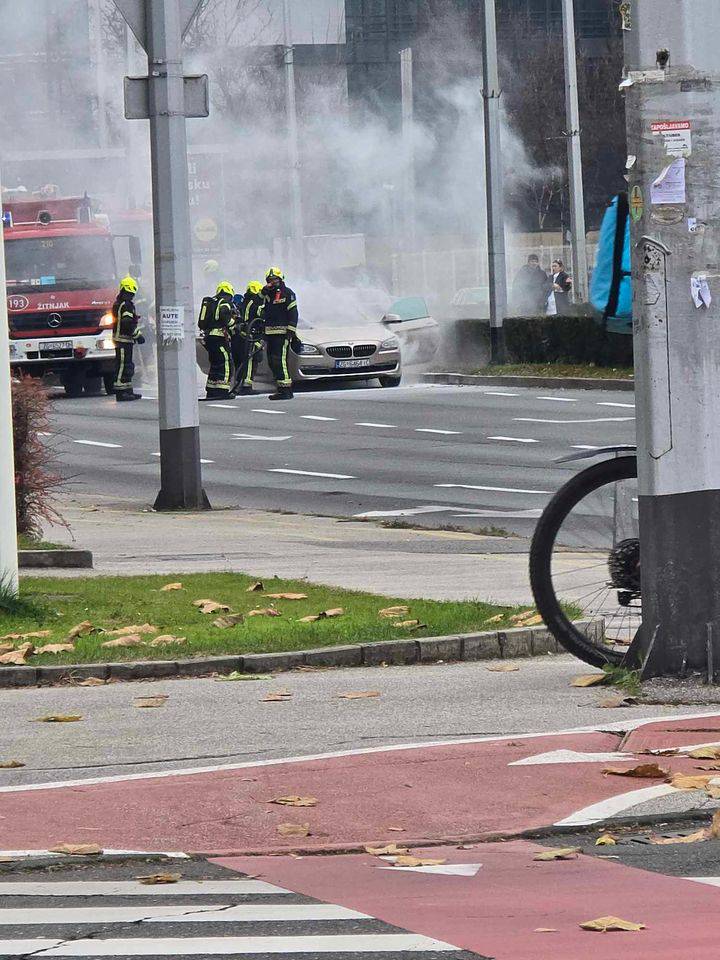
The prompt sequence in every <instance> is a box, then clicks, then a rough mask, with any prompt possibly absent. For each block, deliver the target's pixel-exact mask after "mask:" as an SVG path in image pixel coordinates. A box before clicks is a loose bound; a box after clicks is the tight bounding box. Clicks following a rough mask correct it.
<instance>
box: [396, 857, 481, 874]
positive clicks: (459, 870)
mask: <svg viewBox="0 0 720 960" xmlns="http://www.w3.org/2000/svg"><path fill="white" fill-rule="evenodd" d="M385 859H392V858H390V857H388V858H386V857H383V860H385ZM481 867H482V864H481V863H444V864H437V865H436V866H433V867H377V869H378V870H394V871H398V870H405V871H406V872H407V873H431V874H433V875H437V874H440V875H441V876H446V877H474V876H475V874H476V873H477V872H478V870H479V869H480V868H481Z"/></svg>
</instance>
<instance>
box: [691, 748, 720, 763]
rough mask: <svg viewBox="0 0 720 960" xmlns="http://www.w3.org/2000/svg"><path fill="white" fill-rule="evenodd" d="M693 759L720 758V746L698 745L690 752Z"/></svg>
mask: <svg viewBox="0 0 720 960" xmlns="http://www.w3.org/2000/svg"><path fill="white" fill-rule="evenodd" d="M688 756H689V757H692V759H693V760H720V746H716V747H698V748H697V750H691V751H690V753H689V754H688Z"/></svg>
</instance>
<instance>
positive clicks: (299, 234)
mask: <svg viewBox="0 0 720 960" xmlns="http://www.w3.org/2000/svg"><path fill="white" fill-rule="evenodd" d="M283 43H284V46H285V104H286V108H285V109H286V113H287V125H288V155H289V161H290V193H291V204H292V245H293V264H292V266H293V269H294V270H295V271H296V272H297V273H300V274H302V273H304V271H305V231H304V228H303V207H302V182H301V180H300V141H299V134H298V119H297V100H296V98H295V48H294V47H293V45H292V22H291V20H290V2H289V0H283Z"/></svg>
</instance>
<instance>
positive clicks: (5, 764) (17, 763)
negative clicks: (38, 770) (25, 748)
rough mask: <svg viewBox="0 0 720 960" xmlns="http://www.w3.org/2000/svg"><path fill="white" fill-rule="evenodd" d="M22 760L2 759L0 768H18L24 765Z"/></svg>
mask: <svg viewBox="0 0 720 960" xmlns="http://www.w3.org/2000/svg"><path fill="white" fill-rule="evenodd" d="M24 766H25V764H24V763H23V762H22V760H0V768H2V769H3V770H16V769H17V768H18V767H24Z"/></svg>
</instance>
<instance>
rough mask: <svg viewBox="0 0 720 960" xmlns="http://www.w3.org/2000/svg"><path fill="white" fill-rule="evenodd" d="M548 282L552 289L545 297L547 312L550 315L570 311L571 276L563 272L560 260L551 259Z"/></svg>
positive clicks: (564, 313) (563, 268) (563, 313)
mask: <svg viewBox="0 0 720 960" xmlns="http://www.w3.org/2000/svg"><path fill="white" fill-rule="evenodd" d="M550 282H551V284H552V289H551V290H550V293H549V294H548V298H547V311H546V312H547V314H548V316H550V317H552V316H555V315H556V314H560V315H561V316H563V315H566V314H568V313H570V291H571V290H572V277H571V276H570V275H569V274H568V273H566V272H565V267H564V265H563V262H562V260H553V262H552V266H551V267H550Z"/></svg>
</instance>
